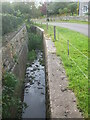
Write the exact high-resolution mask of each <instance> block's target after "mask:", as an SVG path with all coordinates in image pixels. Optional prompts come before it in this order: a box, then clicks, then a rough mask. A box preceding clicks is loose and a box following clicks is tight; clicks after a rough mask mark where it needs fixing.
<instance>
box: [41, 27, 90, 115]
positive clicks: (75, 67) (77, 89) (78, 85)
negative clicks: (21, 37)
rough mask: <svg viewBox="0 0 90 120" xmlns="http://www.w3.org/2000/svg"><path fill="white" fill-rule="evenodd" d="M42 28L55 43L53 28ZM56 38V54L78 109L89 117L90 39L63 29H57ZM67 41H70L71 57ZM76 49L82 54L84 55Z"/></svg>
mask: <svg viewBox="0 0 90 120" xmlns="http://www.w3.org/2000/svg"><path fill="white" fill-rule="evenodd" d="M39 26H40V25H39ZM41 27H42V28H44V29H45V32H46V34H48V35H49V36H51V38H52V40H53V41H54V34H53V31H54V30H53V26H49V27H48V31H47V28H46V25H42V26H41ZM56 37H57V38H56V41H55V42H54V43H55V46H56V54H57V55H58V56H60V58H61V59H62V61H63V65H64V68H65V71H66V75H67V77H68V80H69V86H68V87H69V89H71V90H72V91H74V93H75V95H76V97H77V106H78V108H79V109H80V111H82V113H83V115H84V117H88V59H87V57H88V37H87V36H85V35H83V34H80V33H78V32H75V31H72V30H69V29H66V28H61V27H56ZM67 40H69V51H70V53H69V56H68V47H67ZM71 44H72V45H71ZM73 46H74V47H73ZM75 48H77V49H78V50H79V51H80V52H82V54H81V53H80V52H79V51H78V50H77V49H75ZM85 56H86V57H85ZM73 61H74V62H73ZM75 63H76V64H75ZM79 68H80V69H81V70H82V71H83V73H84V74H85V75H86V76H87V77H86V76H85V75H84V74H83V73H82V72H81V71H80V69H79Z"/></svg>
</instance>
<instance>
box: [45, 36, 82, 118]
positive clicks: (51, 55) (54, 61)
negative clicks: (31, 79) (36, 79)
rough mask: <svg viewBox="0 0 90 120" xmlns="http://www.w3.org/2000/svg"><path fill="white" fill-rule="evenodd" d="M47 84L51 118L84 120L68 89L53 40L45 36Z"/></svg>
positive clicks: (73, 96) (72, 94)
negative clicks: (80, 119)
mask: <svg viewBox="0 0 90 120" xmlns="http://www.w3.org/2000/svg"><path fill="white" fill-rule="evenodd" d="M44 46H45V58H46V73H47V75H46V80H47V81H46V82H47V83H48V89H49V90H48V91H49V102H50V111H51V113H50V117H51V118H83V117H82V115H81V113H80V112H79V110H78V109H77V105H76V97H75V95H74V93H73V92H72V91H71V90H69V89H68V79H67V77H66V73H65V69H64V67H63V64H62V61H61V60H60V57H57V55H56V48H55V46H54V43H53V42H52V40H51V39H48V38H47V37H45V36H44Z"/></svg>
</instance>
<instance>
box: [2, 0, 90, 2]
mask: <svg viewBox="0 0 90 120" xmlns="http://www.w3.org/2000/svg"><path fill="white" fill-rule="evenodd" d="M0 1H2V2H10V1H11V2H37V3H39V2H50V1H52V2H70V1H80V2H89V1H90V0H0Z"/></svg>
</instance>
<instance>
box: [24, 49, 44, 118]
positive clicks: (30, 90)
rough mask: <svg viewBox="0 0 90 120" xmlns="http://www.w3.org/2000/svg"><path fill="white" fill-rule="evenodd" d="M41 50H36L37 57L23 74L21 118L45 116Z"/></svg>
mask: <svg viewBox="0 0 90 120" xmlns="http://www.w3.org/2000/svg"><path fill="white" fill-rule="evenodd" d="M43 61H44V60H43V52H42V51H40V50H38V51H37V59H36V60H34V62H33V63H32V64H31V65H30V66H29V67H27V69H26V75H25V89H24V102H25V103H26V105H27V107H26V109H23V113H22V118H45V117H46V105H45V67H44V64H43V63H44V62H43Z"/></svg>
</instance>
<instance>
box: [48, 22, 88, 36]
mask: <svg viewBox="0 0 90 120" xmlns="http://www.w3.org/2000/svg"><path fill="white" fill-rule="evenodd" d="M48 24H49V25H53V26H60V27H64V28H68V29H70V30H74V31H77V32H80V33H82V34H84V35H86V36H88V24H78V23H58V22H49V23H48Z"/></svg>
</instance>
